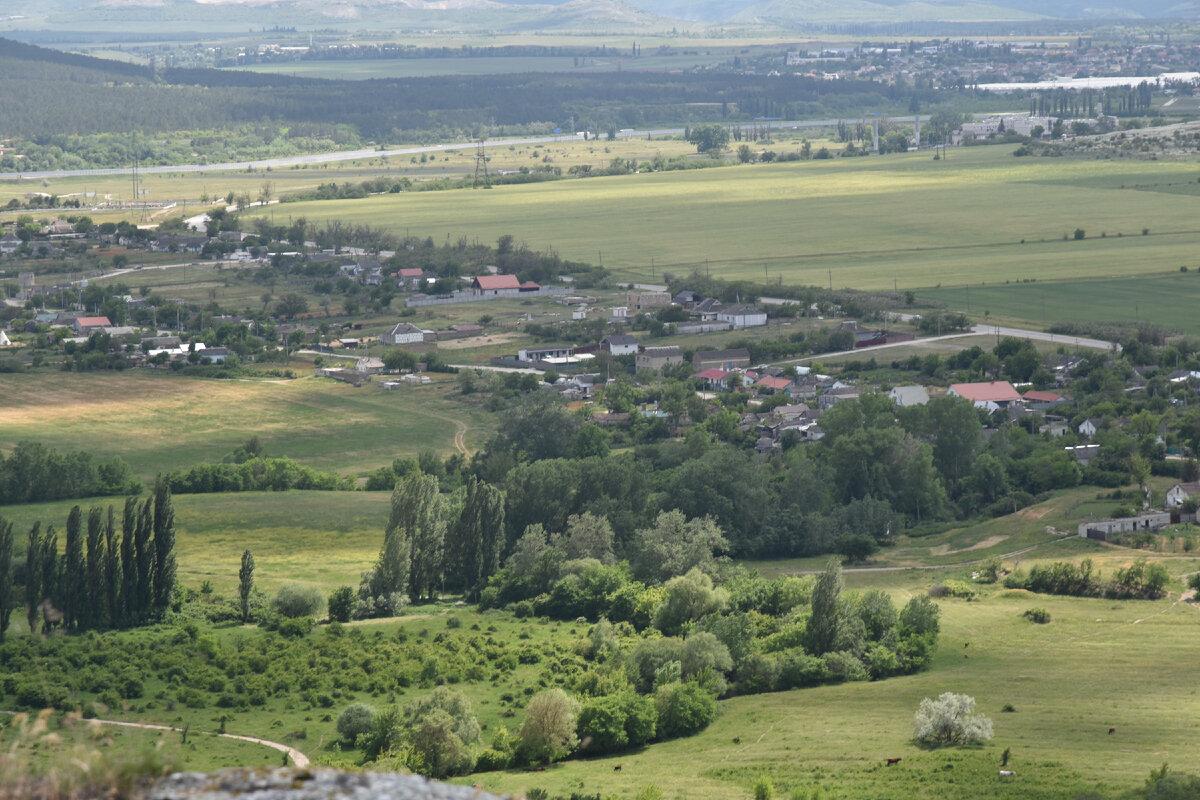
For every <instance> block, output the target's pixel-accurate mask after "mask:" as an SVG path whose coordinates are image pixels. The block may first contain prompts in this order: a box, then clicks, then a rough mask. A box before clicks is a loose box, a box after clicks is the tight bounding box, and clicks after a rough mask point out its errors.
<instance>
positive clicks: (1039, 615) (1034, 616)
mask: <svg viewBox="0 0 1200 800" xmlns="http://www.w3.org/2000/svg"><path fill="white" fill-rule="evenodd" d="M1021 616H1023V617H1024V618H1025V619H1027V620H1029V621H1030V622H1036V623H1037V624H1038V625H1045V624H1046V623H1048V622H1049V621H1050V612H1049V611H1047V610H1046V609H1044V608H1027V609H1025V611H1024V613H1022V614H1021Z"/></svg>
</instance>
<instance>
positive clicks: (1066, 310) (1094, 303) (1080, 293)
mask: <svg viewBox="0 0 1200 800" xmlns="http://www.w3.org/2000/svg"><path fill="white" fill-rule="evenodd" d="M1188 264H1190V265H1191V267H1190V269H1189V271H1188V272H1186V273H1184V272H1179V271H1178V269H1176V270H1175V271H1173V272H1166V273H1162V274H1149V275H1137V276H1132V277H1123V278H1094V279H1086V278H1081V279H1078V280H1062V281H1037V282H1036V283H991V284H984V285H978V286H970V287H955V288H941V289H925V290H922V291H920V292H918V293H917V296H918V299H919V300H932V301H934V302H937V303H943V304H945V305H947V306H949V307H951V308H957V309H960V310H962V311H966V312H968V313H971V314H973V315H974V316H976V317H980V316H982V315H983V314H984V312H987V313H988V314H989V315H990V318H991V319H992V320H994V321H996V322H1000V323H1006V322H1012V323H1033V324H1048V323H1053V322H1141V323H1150V324H1153V325H1158V326H1162V327H1164V328H1169V329H1173V330H1178V331H1182V332H1185V333H1197V332H1200V316H1197V314H1196V307H1197V304H1198V303H1200V272H1197V271H1196V270H1197V268H1198V267H1200V257H1198V256H1197V254H1196V253H1195V252H1193V253H1192V254H1191V258H1190V259H1189V260H1187V261H1184V262H1181V264H1180V266H1186V265H1188Z"/></svg>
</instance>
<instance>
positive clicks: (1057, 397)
mask: <svg viewBox="0 0 1200 800" xmlns="http://www.w3.org/2000/svg"><path fill="white" fill-rule="evenodd" d="M1024 397H1025V399H1026V400H1027V401H1028V402H1031V403H1061V402H1062V401H1063V400H1066V398H1065V397H1063V396H1062V395H1061V394H1058V393H1057V392H1045V391H1042V390H1040V389H1030V390H1029V391H1028V392H1026V393H1025V395H1024Z"/></svg>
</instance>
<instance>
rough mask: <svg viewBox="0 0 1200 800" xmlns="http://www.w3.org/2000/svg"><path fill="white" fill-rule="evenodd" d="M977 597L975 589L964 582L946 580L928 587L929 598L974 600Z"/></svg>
mask: <svg viewBox="0 0 1200 800" xmlns="http://www.w3.org/2000/svg"><path fill="white" fill-rule="evenodd" d="M977 595H978V593H977V592H976V591H975V588H974V587H973V586H971V584H969V583H967V582H966V581H958V580H947V581H943V582H941V583H935V584H934V585H933V586H930V587H929V596H930V597H957V598H960V599H962V600H974V599H975V598H976V596H977Z"/></svg>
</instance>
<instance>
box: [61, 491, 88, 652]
mask: <svg viewBox="0 0 1200 800" xmlns="http://www.w3.org/2000/svg"><path fill="white" fill-rule="evenodd" d="M86 581H87V568H86V566H85V564H84V556H83V512H82V511H81V510H80V508H79V506H75V507H73V508H72V509H71V513H70V514H68V515H67V549H66V552H65V553H63V576H62V584H61V585H62V607H61V609H62V614H63V626H64V627H65V628H66V629H67V630H69V631H77V630H79V624H80V621H81V620H80V615H81V614H82V613H83V605H84V603H85V602H86V601H85V598H86V597H87V594H86Z"/></svg>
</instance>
